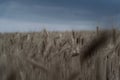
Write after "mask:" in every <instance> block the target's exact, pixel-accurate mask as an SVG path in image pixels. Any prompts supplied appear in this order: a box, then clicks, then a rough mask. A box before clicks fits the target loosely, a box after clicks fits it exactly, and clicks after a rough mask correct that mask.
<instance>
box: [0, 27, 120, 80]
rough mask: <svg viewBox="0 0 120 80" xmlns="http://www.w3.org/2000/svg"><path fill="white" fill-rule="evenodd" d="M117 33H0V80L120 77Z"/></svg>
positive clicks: (108, 79)
mask: <svg viewBox="0 0 120 80" xmlns="http://www.w3.org/2000/svg"><path fill="white" fill-rule="evenodd" d="M119 40H120V32H119V31H118V30H115V29H113V30H105V31H104V30H101V31H99V30H97V31H65V32H58V31H53V32H50V31H47V30H43V31H40V32H29V33H17V32H16V33H0V80H120V77H119V76H120V51H119V50H120V41H119Z"/></svg>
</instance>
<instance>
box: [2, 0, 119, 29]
mask: <svg viewBox="0 0 120 80" xmlns="http://www.w3.org/2000/svg"><path fill="white" fill-rule="evenodd" d="M119 4H120V1H119V0H0V21H4V22H6V23H4V22H3V23H4V24H2V26H5V27H6V26H12V25H13V24H14V26H22V23H23V24H24V26H28V24H29V26H30V25H32V23H33V24H34V23H36V24H38V25H36V26H40V24H44V25H46V26H47V28H49V29H50V28H53V29H57V28H58V27H60V26H61V30H62V29H63V28H64V29H93V28H95V27H96V25H97V24H99V25H102V26H106V27H108V26H109V25H108V24H109V23H111V22H112V20H114V21H115V22H119V21H120V19H119V18H120V9H119V8H120V5H119ZM113 17H114V19H113ZM5 20H6V21H5ZM9 20H10V21H11V23H12V25H7V22H9ZM16 23H17V24H16ZM33 26H34V25H32V26H31V27H33ZM51 26H54V27H51ZM55 26H56V27H55ZM57 26H58V27H57ZM87 26H88V27H87ZM3 28H4V27H3ZM26 28H27V27H26ZM58 29H60V28H58ZM8 30H9V29H8Z"/></svg>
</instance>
